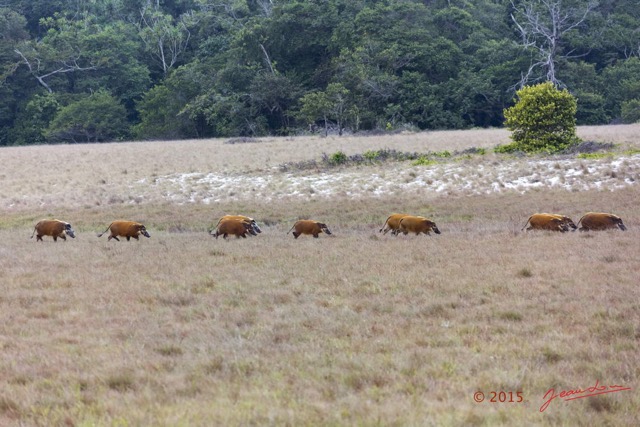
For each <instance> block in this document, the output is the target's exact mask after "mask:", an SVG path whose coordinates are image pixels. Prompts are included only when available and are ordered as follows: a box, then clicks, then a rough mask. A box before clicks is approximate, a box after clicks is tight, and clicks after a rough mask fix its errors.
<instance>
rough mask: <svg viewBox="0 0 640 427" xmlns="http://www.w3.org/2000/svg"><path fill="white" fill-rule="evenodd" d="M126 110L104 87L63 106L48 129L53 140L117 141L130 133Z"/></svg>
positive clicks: (47, 133)
mask: <svg viewBox="0 0 640 427" xmlns="http://www.w3.org/2000/svg"><path fill="white" fill-rule="evenodd" d="M128 131H129V129H128V124H127V120H126V110H125V108H124V106H123V105H122V104H120V103H119V102H118V100H117V99H116V98H114V97H113V96H111V95H110V94H109V93H108V92H106V91H103V90H100V91H98V92H96V93H94V94H92V95H90V96H88V97H85V98H82V99H80V100H78V101H75V102H72V103H70V104H69V105H67V106H65V107H62V108H61V109H60V111H59V112H58V114H57V115H56V117H55V119H53V121H52V122H51V124H50V125H49V128H48V129H47V131H46V137H47V141H49V142H102V141H117V140H122V139H124V138H126V137H127V136H128Z"/></svg>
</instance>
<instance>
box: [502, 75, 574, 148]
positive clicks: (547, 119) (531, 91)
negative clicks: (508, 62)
mask: <svg viewBox="0 0 640 427" xmlns="http://www.w3.org/2000/svg"><path fill="white" fill-rule="evenodd" d="M517 96H518V101H517V102H516V104H515V105H514V106H513V107H510V108H507V109H506V110H505V112H504V117H505V119H506V120H505V125H506V127H507V128H508V129H509V130H510V131H511V139H512V140H513V143H512V144H510V145H508V146H506V147H503V148H501V149H500V150H499V151H511V150H517V151H524V152H527V153H540V152H544V153H555V152H558V151H562V150H565V149H566V148H567V147H569V146H570V145H572V144H576V143H578V142H579V141H580V140H579V139H578V137H577V136H576V119H575V115H576V110H577V102H576V99H575V98H574V97H573V96H572V95H571V94H570V93H569V92H568V91H567V90H566V89H565V90H559V89H557V88H556V87H555V86H554V85H553V84H552V83H551V82H546V83H541V84H538V85H535V86H525V87H524V88H522V89H520V90H519V91H518V92H517Z"/></svg>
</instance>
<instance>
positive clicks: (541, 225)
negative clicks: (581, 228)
mask: <svg viewBox="0 0 640 427" xmlns="http://www.w3.org/2000/svg"><path fill="white" fill-rule="evenodd" d="M565 218H566V219H565ZM567 220H568V221H571V219H570V218H568V217H565V216H563V215H556V214H548V213H535V214H533V215H531V216H530V217H529V219H528V220H527V222H526V223H525V224H524V227H522V229H521V230H520V231H522V230H524V229H525V227H526V226H527V224H529V225H530V227H529V228H527V231H529V230H548V231H559V232H561V233H564V232H565V231H569V226H570V225H571V224H573V221H571V222H570V223H569V222H568V221H567ZM573 227H574V229H575V224H574V225H573Z"/></svg>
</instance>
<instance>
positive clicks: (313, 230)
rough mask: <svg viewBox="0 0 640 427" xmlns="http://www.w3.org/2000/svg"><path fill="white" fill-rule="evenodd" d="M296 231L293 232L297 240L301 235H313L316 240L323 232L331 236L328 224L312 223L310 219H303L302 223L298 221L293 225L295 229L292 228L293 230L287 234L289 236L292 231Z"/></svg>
mask: <svg viewBox="0 0 640 427" xmlns="http://www.w3.org/2000/svg"><path fill="white" fill-rule="evenodd" d="M294 229H295V231H294V232H293V237H294V238H296V239H297V238H298V237H299V236H300V235H301V234H311V235H313V237H315V238H316V239H317V238H318V235H319V234H320V233H322V232H324V233H326V234H329V235H330V234H331V231H330V230H329V228H328V227H327V225H326V224H323V223H321V222H318V221H312V220H310V219H302V220H300V221H297V222H296V223H295V224H293V227H291V229H289V231H287V234H289V233H290V232H291V230H294Z"/></svg>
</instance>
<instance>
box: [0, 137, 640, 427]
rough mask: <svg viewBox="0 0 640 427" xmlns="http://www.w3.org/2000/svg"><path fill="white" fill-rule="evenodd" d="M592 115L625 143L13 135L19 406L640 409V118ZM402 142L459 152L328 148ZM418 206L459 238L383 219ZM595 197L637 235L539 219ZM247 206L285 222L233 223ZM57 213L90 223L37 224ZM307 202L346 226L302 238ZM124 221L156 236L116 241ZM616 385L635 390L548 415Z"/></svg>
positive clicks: (386, 414)
mask: <svg viewBox="0 0 640 427" xmlns="http://www.w3.org/2000/svg"><path fill="white" fill-rule="evenodd" d="M578 133H579V135H580V136H581V137H582V138H583V139H585V140H589V141H596V142H603V143H613V144H614V146H613V147H611V148H610V149H609V150H608V151H606V152H598V153H596V154H594V155H588V156H581V157H580V156H578V155H577V154H575V155H564V156H556V157H534V158H520V157H514V156H506V155H496V154H493V153H492V152H491V148H492V147H494V146H495V145H496V144H499V143H506V142H508V134H507V133H506V131H502V130H486V131H459V132H430V133H419V134H400V135H392V136H384V137H381V136H370V137H344V138H337V137H336V138H289V139H263V140H260V141H251V142H247V141H237V142H238V143H235V144H229V143H225V142H229V141H222V140H208V141H181V142H160V141H158V142H147V143H119V144H96V145H65V146H32V147H16V148H3V149H0V164H1V165H2V168H1V169H0V180H1V182H2V187H1V188H0V260H1V263H2V267H1V268H0V285H1V286H2V292H1V293H0V352H1V354H2V357H1V358H0V381H1V382H2V387H1V388H0V425H3V426H4V425H26V426H31V425H42V426H50V425H78V426H82V425H105V426H107V425H108V426H111V425H121V426H138V425H154V426H175V425H184V426H187V425H189V426H190V425H196V426H209V425H354V424H355V425H385V426H386V425H434V426H443V425H444V426H447V425H449V426H457V425H491V426H494V425H505V426H506V425H509V426H511V425H637V424H639V423H640V415H639V414H640V394H639V393H638V389H639V387H640V381H639V378H640V367H639V366H640V348H639V345H640V286H639V280H638V271H640V244H639V236H640V231H638V230H640V217H639V216H638V203H639V202H640V197H639V195H640V191H639V189H638V184H637V182H639V181H640V171H639V164H640V157H639V156H638V154H637V153H638V149H639V148H640V136H638V135H640V126H638V125H633V126H612V127H588V128H579V131H578ZM470 148H476V149H480V148H484V149H485V151H483V150H470V151H465V150H468V149H470ZM380 149H394V150H399V151H403V152H443V151H445V150H447V151H449V152H450V153H451V156H440V157H438V156H435V157H434V159H433V160H431V159H430V160H429V161H428V162H423V163H422V164H417V163H415V162H412V161H387V162H371V163H363V164H357V165H352V166H350V165H349V164H347V165H341V166H337V167H328V166H327V167H325V166H326V165H325V166H323V164H322V163H321V162H320V161H319V159H321V158H322V155H323V153H325V154H328V155H330V154H331V153H335V152H336V151H338V150H341V151H343V152H344V153H345V154H347V155H355V154H358V153H364V152H366V151H369V150H380ZM311 160H316V161H318V163H317V164H316V165H315V166H314V167H311V168H309V167H302V165H304V164H308V162H309V161H311ZM305 162H307V163H305ZM436 175H437V176H436ZM525 178H526V179H525ZM379 181H389V182H391V184H390V185H388V186H385V185H382V184H379ZM353 182H356V183H358V185H352V184H350V183H353ZM398 211H400V212H409V213H415V214H421V215H425V216H428V217H430V218H432V219H433V220H435V221H436V223H437V224H438V227H439V228H440V230H441V231H442V234H441V235H431V236H424V235H421V236H398V237H394V236H391V235H390V234H387V235H384V236H383V235H382V234H381V233H379V232H378V230H379V229H380V227H381V226H382V224H383V222H384V220H385V219H386V217H387V216H388V215H389V214H390V213H392V212H398ZM588 211H606V212H613V213H615V214H618V215H619V216H621V217H622V218H623V220H624V222H625V224H626V226H627V228H628V230H627V231H626V232H622V231H613V230H612V231H604V232H588V233H584V232H574V233H564V234H555V233H550V232H528V233H527V232H522V231H521V228H522V227H523V225H524V223H525V222H526V220H527V218H528V216H529V215H530V214H532V213H534V212H558V213H564V214H566V215H569V216H570V217H572V218H573V219H574V221H576V222H577V221H578V219H579V218H580V217H581V216H582V215H583V214H584V213H586V212H588ZM225 213H242V214H246V215H249V216H252V217H254V218H255V219H256V220H257V221H258V224H259V225H260V226H261V227H262V229H263V233H262V234H260V235H258V236H256V237H251V238H247V239H229V240H228V241H224V240H222V239H221V238H220V239H217V240H216V239H214V238H213V237H211V236H209V235H208V234H207V230H208V229H209V228H210V227H211V226H212V224H214V223H215V221H217V219H218V218H219V217H220V216H221V215H223V214H225ZM48 217H56V218H59V219H63V220H66V221H69V222H70V223H71V224H72V225H73V226H74V229H75V231H76V235H77V237H76V238H75V239H70V238H68V239H67V241H66V242H60V241H58V242H57V243H54V242H53V241H52V240H51V238H49V237H45V238H44V239H45V241H44V242H37V243H36V241H35V240H36V239H35V238H33V239H30V238H29V237H30V236H31V233H32V231H33V225H34V224H35V223H36V222H37V221H38V220H39V219H41V218H48ZM299 218H312V219H317V220H322V221H323V222H326V223H327V225H328V226H329V228H330V229H331V231H332V232H333V235H331V236H327V235H324V234H322V235H320V238H318V239H313V238H310V237H308V236H302V237H300V238H299V239H297V240H294V239H293V237H292V236H291V234H289V235H287V234H286V233H287V231H288V230H289V228H290V227H291V225H292V224H293V222H294V221H295V220H296V219H299ZM115 219H131V220H136V221H140V222H143V223H145V225H146V226H147V229H148V230H149V232H150V233H151V238H149V239H146V238H144V237H141V240H140V241H131V242H127V241H124V240H123V241H121V242H114V241H110V242H107V239H106V236H103V237H102V238H98V237H96V234H97V233H99V232H102V231H104V230H105V228H106V227H107V225H108V224H109V223H110V222H111V221H112V220H115ZM596 381H598V386H602V385H603V384H604V385H620V386H624V387H625V388H630V389H631V390H626V391H620V392H616V393H608V394H602V395H598V396H592V397H585V398H580V399H575V400H570V401H564V400H563V399H561V398H559V397H558V398H556V399H555V400H553V401H552V402H551V403H550V404H549V406H548V408H547V409H546V410H545V411H544V412H540V407H541V406H542V405H543V403H544V402H545V400H547V399H543V396H544V395H545V394H546V393H547V391H548V390H549V389H551V388H554V389H555V390H556V391H557V392H558V393H559V392H560V391H562V390H575V389H579V388H580V389H586V388H588V387H592V386H594V385H595V384H596ZM478 391H481V392H483V393H484V394H485V399H486V400H485V401H484V402H482V403H477V402H476V401H474V394H475V393H476V392H478ZM501 391H503V392H506V393H509V392H512V393H513V394H512V396H513V400H517V395H516V393H517V392H521V395H522V397H523V401H522V402H519V403H518V402H509V401H508V400H509V398H507V401H506V402H495V403H492V402H490V401H489V400H490V398H491V392H501Z"/></svg>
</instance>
